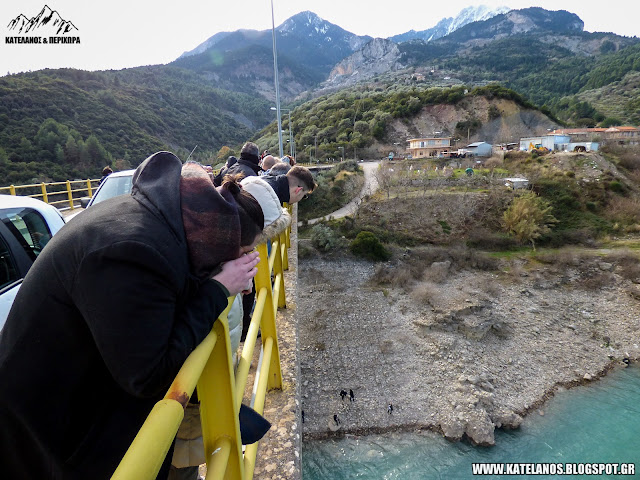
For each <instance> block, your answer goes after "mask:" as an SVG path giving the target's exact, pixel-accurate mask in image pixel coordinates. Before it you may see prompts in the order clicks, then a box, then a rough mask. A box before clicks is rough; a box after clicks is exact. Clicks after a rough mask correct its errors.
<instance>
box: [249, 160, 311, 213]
mask: <svg viewBox="0 0 640 480" xmlns="http://www.w3.org/2000/svg"><path fill="white" fill-rule="evenodd" d="M272 170H273V169H272ZM261 178H262V179H263V180H264V181H265V182H267V183H268V184H269V185H270V186H271V188H273V190H274V191H275V192H276V195H278V198H279V199H280V202H281V203H285V202H286V203H289V204H293V203H297V202H299V201H300V200H302V199H303V198H304V196H305V195H308V194H310V193H311V192H313V190H314V189H315V188H316V182H315V180H314V179H313V175H312V174H311V171H309V169H308V168H305V167H300V166H295V167H293V168H291V169H290V170H289V171H288V172H287V174H286V175H276V176H273V175H264V176H262V177H261Z"/></svg>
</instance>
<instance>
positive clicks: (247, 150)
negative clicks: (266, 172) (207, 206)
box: [213, 142, 262, 187]
mask: <svg viewBox="0 0 640 480" xmlns="http://www.w3.org/2000/svg"><path fill="white" fill-rule="evenodd" d="M261 170H262V169H261V168H260V150H258V146H257V145H256V144H255V143H253V142H247V143H245V144H244V145H243V146H242V150H241V151H240V159H239V160H238V161H237V162H236V163H234V164H233V165H231V166H230V167H223V168H222V169H221V170H220V173H218V175H216V176H215V177H214V178H213V184H214V185H215V186H216V187H219V186H220V185H222V181H223V180H224V176H225V175H235V174H238V173H240V174H242V175H243V176H245V177H252V176H257V175H258V173H259V172H260V171H261Z"/></svg>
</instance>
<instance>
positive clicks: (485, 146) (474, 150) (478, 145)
mask: <svg viewBox="0 0 640 480" xmlns="http://www.w3.org/2000/svg"><path fill="white" fill-rule="evenodd" d="M492 153H493V145H491V144H490V143H487V142H474V143H470V144H469V145H467V146H466V147H464V148H460V149H458V155H467V156H472V157H490V156H491V154H492Z"/></svg>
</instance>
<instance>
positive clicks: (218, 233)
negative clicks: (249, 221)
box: [180, 162, 240, 279]
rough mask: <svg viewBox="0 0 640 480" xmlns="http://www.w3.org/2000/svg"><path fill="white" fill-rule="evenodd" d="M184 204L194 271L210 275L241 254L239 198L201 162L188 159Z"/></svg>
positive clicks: (202, 276) (197, 274)
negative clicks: (216, 181) (218, 182)
mask: <svg viewBox="0 0 640 480" xmlns="http://www.w3.org/2000/svg"><path fill="white" fill-rule="evenodd" d="M180 204H181V210H182V224H183V225H184V232H185V235H186V238H187V246H188V249H189V265H190V270H191V273H192V274H193V275H194V276H195V277H197V278H199V279H206V278H209V277H210V276H211V275H212V274H213V272H214V271H215V269H216V267H218V266H219V265H220V264H221V263H222V262H228V261H229V260H233V259H235V258H238V252H239V249H240V219H239V218H238V208H237V206H236V202H235V199H234V198H233V195H231V193H230V192H229V191H227V190H226V189H225V188H223V187H219V188H218V189H216V187H214V186H213V182H212V180H211V178H210V177H209V174H208V173H207V172H206V171H205V169H204V168H203V167H202V166H201V165H199V164H197V163H195V162H187V163H185V164H184V165H183V166H182V175H181V177H180Z"/></svg>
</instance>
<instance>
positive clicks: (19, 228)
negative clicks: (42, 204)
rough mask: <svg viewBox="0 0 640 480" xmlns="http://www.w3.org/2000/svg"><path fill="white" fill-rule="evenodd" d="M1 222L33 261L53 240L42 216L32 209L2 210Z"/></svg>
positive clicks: (0, 214)
mask: <svg viewBox="0 0 640 480" xmlns="http://www.w3.org/2000/svg"><path fill="white" fill-rule="evenodd" d="M0 220H2V223H4V224H5V225H6V227H7V228H8V229H9V231H10V232H11V233H12V234H13V236H14V237H15V238H16V240H17V241H18V242H19V243H20V245H21V246H22V248H23V249H24V251H25V252H26V253H27V255H28V256H29V258H30V259H31V260H35V259H36V257H37V256H38V255H40V252H41V251H42V249H43V248H44V246H45V245H46V244H47V243H49V240H51V231H50V230H49V226H48V225H47V222H46V221H45V220H44V218H42V215H41V214H40V213H39V212H38V211H36V210H34V209H32V208H6V209H2V210H0Z"/></svg>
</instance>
